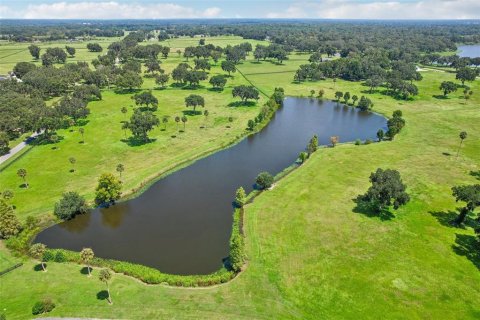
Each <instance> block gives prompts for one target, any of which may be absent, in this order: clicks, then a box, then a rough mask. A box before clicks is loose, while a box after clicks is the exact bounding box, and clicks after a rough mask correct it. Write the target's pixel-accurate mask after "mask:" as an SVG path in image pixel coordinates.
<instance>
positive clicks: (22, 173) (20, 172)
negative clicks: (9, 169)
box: [17, 169, 28, 188]
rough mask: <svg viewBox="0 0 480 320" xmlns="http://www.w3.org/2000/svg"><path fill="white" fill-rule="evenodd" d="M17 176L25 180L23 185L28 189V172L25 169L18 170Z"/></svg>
mask: <svg viewBox="0 0 480 320" xmlns="http://www.w3.org/2000/svg"><path fill="white" fill-rule="evenodd" d="M17 175H18V176H19V177H20V178H22V179H23V185H24V186H25V188H28V182H27V170H25V169H18V171H17Z"/></svg>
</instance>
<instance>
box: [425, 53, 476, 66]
mask: <svg viewBox="0 0 480 320" xmlns="http://www.w3.org/2000/svg"><path fill="white" fill-rule="evenodd" d="M420 63H421V64H424V65H431V66H439V67H451V68H455V69H457V70H458V69H460V68H464V67H468V66H475V67H477V68H478V66H480V57H477V58H469V57H459V56H457V55H449V56H445V55H440V54H438V53H429V54H425V55H423V56H422V57H421V58H420Z"/></svg>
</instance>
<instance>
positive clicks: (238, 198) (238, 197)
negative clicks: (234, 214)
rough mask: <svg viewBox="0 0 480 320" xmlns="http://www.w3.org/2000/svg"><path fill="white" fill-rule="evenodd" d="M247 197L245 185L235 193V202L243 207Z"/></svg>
mask: <svg viewBox="0 0 480 320" xmlns="http://www.w3.org/2000/svg"><path fill="white" fill-rule="evenodd" d="M246 197H247V195H246V193H245V190H244V189H243V187H240V188H238V189H237V192H236V193H235V204H236V205H237V206H238V207H240V208H241V207H243V205H244V204H245V200H246Z"/></svg>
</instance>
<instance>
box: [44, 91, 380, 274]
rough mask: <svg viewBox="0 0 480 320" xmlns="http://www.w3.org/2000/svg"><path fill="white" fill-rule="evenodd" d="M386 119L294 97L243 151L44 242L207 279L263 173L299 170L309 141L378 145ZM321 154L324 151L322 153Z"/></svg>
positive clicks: (218, 157)
mask: <svg viewBox="0 0 480 320" xmlns="http://www.w3.org/2000/svg"><path fill="white" fill-rule="evenodd" d="M385 126H386V120H385V118H383V117H381V116H379V115H376V114H373V113H367V112H359V111H358V110H356V109H354V108H351V107H345V106H342V105H337V104H336V103H333V102H329V101H324V102H318V101H316V100H310V99H301V98H287V99H286V100H285V103H284V106H283V107H282V108H281V109H280V110H278V112H277V113H276V115H275V117H274V118H273V119H272V121H271V122H270V124H269V125H268V126H267V127H266V128H265V129H264V130H262V131H261V132H259V133H257V134H255V135H254V136H251V137H249V138H246V139H245V140H243V141H242V142H240V143H239V144H237V145H235V146H233V147H231V148H229V149H226V150H223V151H219V152H217V153H215V154H213V155H211V156H209V157H207V158H204V159H201V160H199V161H197V162H195V163H193V164H192V165H190V166H189V167H186V168H184V169H182V170H179V171H177V172H175V173H173V174H171V175H169V176H167V177H166V178H164V179H162V180H160V181H158V182H156V183H155V184H153V185H152V186H151V187H150V188H149V189H148V190H146V191H145V192H144V193H143V194H141V195H140V196H139V197H137V198H135V199H133V200H129V201H126V202H122V203H119V204H117V205H115V206H113V207H110V208H108V209H95V210H93V211H92V212H90V213H88V214H85V215H80V216H77V217H76V218H75V219H73V220H70V221H67V222H63V223H61V224H58V225H55V226H53V227H51V228H48V229H46V230H45V231H43V232H41V233H40V234H39V235H38V236H37V238H36V242H42V243H44V244H46V245H47V246H48V247H51V248H65V249H70V250H75V251H79V250H81V249H82V248H84V247H91V248H92V249H93V251H94V252H95V254H96V256H99V257H103V258H113V259H118V260H126V261H130V262H135V263H140V264H143V265H147V266H151V267H155V268H158V269H159V270H160V271H162V272H165V273H171V274H207V273H210V272H214V271H216V270H218V269H219V268H220V267H221V266H222V259H223V258H225V257H227V256H228V251H229V248H228V240H229V237H230V232H231V225H232V212H233V209H232V200H233V199H234V195H235V191H236V189H237V188H238V187H239V186H243V187H244V188H245V190H246V191H247V193H248V192H249V191H251V190H252V184H253V183H254V181H255V177H256V176H257V174H258V173H259V172H261V171H269V172H270V173H272V174H276V173H278V172H280V171H282V170H283V169H284V168H286V167H288V166H289V165H291V164H292V163H293V162H294V161H295V160H296V158H297V156H298V154H299V153H300V152H301V151H303V149H304V148H305V146H306V144H307V142H308V140H309V139H310V138H311V137H312V136H313V135H314V134H317V135H318V137H319V143H320V144H327V143H329V139H330V136H332V135H338V136H339V137H340V141H354V140H355V139H357V138H359V139H367V138H371V139H374V138H375V137H376V132H377V130H378V129H379V128H385ZM320 152H321V151H320Z"/></svg>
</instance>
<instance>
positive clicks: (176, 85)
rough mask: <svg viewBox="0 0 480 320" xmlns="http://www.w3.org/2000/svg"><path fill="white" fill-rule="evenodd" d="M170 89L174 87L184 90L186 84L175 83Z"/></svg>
mask: <svg viewBox="0 0 480 320" xmlns="http://www.w3.org/2000/svg"><path fill="white" fill-rule="evenodd" d="M170 87H172V88H183V87H185V83H181V82H174V83H172V84H170Z"/></svg>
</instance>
